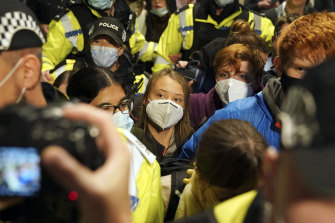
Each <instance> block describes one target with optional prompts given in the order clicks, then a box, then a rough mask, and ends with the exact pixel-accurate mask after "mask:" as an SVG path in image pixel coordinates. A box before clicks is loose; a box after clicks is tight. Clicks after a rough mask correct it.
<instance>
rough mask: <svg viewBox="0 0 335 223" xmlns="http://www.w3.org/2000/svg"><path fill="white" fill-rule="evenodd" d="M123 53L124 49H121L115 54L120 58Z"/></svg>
mask: <svg viewBox="0 0 335 223" xmlns="http://www.w3.org/2000/svg"><path fill="white" fill-rule="evenodd" d="M123 52H124V47H121V48H120V50H119V52H118V53H117V56H118V57H119V56H121V55H122V54H123Z"/></svg>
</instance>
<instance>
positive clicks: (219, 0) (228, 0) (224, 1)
mask: <svg viewBox="0 0 335 223" xmlns="http://www.w3.org/2000/svg"><path fill="white" fill-rule="evenodd" d="M215 3H216V4H217V6H219V7H220V8H223V7H225V6H226V5H229V4H232V3H234V0H215Z"/></svg>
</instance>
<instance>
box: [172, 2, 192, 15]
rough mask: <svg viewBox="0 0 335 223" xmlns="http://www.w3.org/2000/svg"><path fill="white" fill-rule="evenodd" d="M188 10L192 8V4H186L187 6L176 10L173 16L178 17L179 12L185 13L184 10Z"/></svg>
mask: <svg viewBox="0 0 335 223" xmlns="http://www.w3.org/2000/svg"><path fill="white" fill-rule="evenodd" d="M189 8H193V4H188V5H185V6H184V7H181V8H179V9H177V10H176V11H175V12H174V14H176V15H178V14H180V13H181V12H183V11H186V10H187V9H189Z"/></svg>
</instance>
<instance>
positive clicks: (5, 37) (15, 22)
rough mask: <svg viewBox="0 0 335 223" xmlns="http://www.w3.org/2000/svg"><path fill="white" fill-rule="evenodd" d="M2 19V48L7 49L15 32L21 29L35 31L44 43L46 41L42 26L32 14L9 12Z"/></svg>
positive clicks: (0, 28)
mask: <svg viewBox="0 0 335 223" xmlns="http://www.w3.org/2000/svg"><path fill="white" fill-rule="evenodd" d="M0 19H1V23H0V50H7V49H8V48H9V47H10V44H11V41H12V38H13V36H14V34H15V33H16V32H18V31H20V30H30V31H33V32H34V33H35V34H36V35H37V36H38V37H39V38H40V39H41V42H42V43H44V42H45V39H44V36H43V34H42V32H41V29H40V27H39V26H38V24H37V23H36V21H35V20H34V19H33V17H32V16H31V15H27V14H26V13H24V12H20V11H15V12H7V13H6V14H4V15H3V16H1V18H0Z"/></svg>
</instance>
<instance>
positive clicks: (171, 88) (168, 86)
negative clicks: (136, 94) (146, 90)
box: [150, 76, 184, 95]
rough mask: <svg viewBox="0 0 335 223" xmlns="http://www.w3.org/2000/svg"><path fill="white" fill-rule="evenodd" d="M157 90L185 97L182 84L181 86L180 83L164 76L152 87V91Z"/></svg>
mask: <svg viewBox="0 0 335 223" xmlns="http://www.w3.org/2000/svg"><path fill="white" fill-rule="evenodd" d="M156 90H165V91H167V92H169V93H172V94H182V95H184V91H183V88H182V86H181V84H179V82H178V81H176V80H174V79H172V78H171V77H169V76H162V77H160V78H159V79H158V80H157V81H156V83H155V84H154V85H153V86H152V89H151V91H150V93H151V92H153V91H156Z"/></svg>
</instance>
